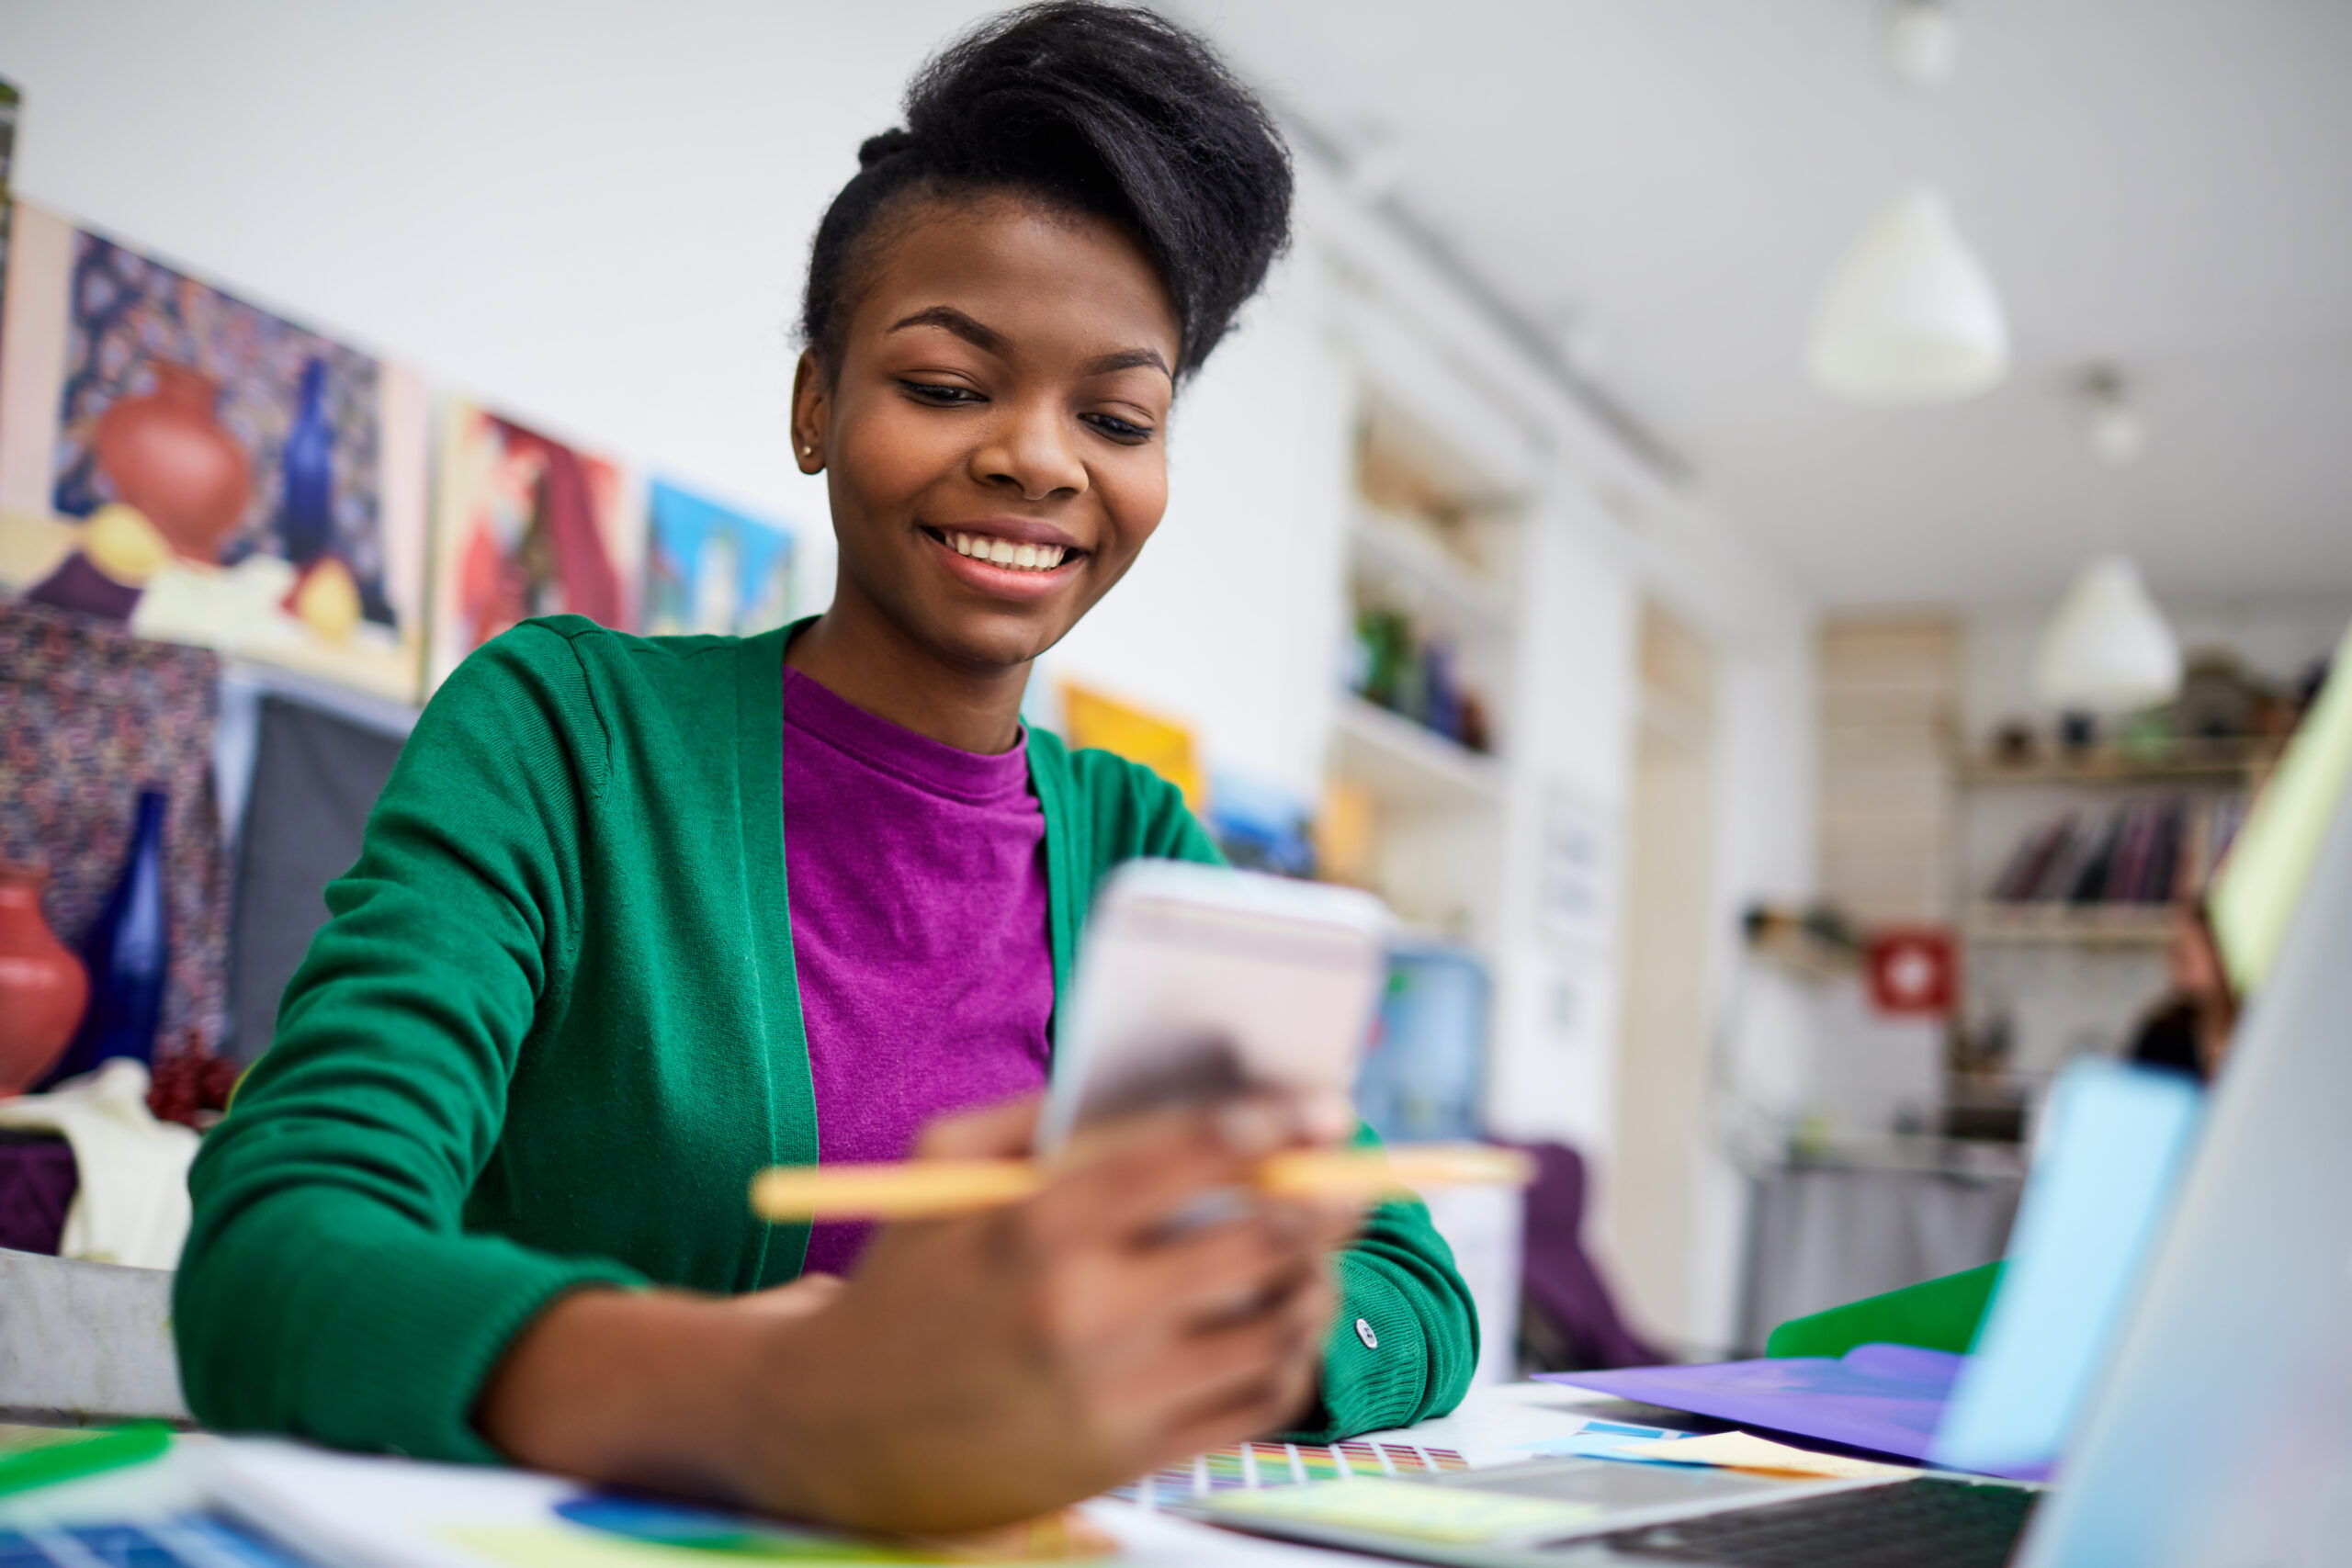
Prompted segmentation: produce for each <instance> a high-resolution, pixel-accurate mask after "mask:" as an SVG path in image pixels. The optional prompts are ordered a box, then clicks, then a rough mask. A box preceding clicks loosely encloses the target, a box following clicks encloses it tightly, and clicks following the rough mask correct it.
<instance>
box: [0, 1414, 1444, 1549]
mask: <svg viewBox="0 0 2352 1568" xmlns="http://www.w3.org/2000/svg"><path fill="white" fill-rule="evenodd" d="M1469 1468H1470V1461H1468V1460H1466V1459H1464V1458H1463V1457H1462V1455H1461V1453H1460V1452H1459V1451H1458V1450H1453V1449H1431V1448H1423V1447H1420V1446H1419V1445H1418V1444H1414V1443H1363V1442H1353V1441H1350V1442H1344V1443H1337V1444H1333V1445H1332V1446H1330V1447H1329V1448H1324V1447H1320V1446H1317V1445H1312V1444H1308V1445H1301V1444H1297V1443H1243V1444H1238V1445H1236V1446H1234V1447H1230V1448H1222V1449H1212V1450H1209V1451H1208V1452H1206V1453H1204V1454H1202V1455H1199V1456H1198V1457H1197V1458H1195V1459H1193V1461H1191V1462H1190V1463H1189V1464H1177V1465H1170V1466H1169V1467H1168V1468H1167V1469H1165V1470H1159V1471H1154V1472H1152V1473H1151V1474H1149V1475H1147V1476H1145V1477H1144V1478H1143V1479H1141V1480H1140V1481H1132V1482H1129V1483H1127V1484H1126V1485H1125V1486H1120V1487H1115V1488H1114V1489H1113V1490H1112V1491H1110V1492H1109V1493H1107V1494H1105V1495H1107V1496H1111V1497H1115V1498H1117V1499H1119V1500H1120V1501H1121V1502H1123V1503H1133V1504H1135V1505H1136V1506H1137V1507H1142V1508H1157V1507H1159V1506H1161V1505H1162V1504H1164V1503H1173V1502H1178V1501H1182V1500H1186V1499H1190V1498H1194V1497H1200V1496H1205V1495H1208V1494H1210V1493H1215V1492H1247V1491H1256V1490H1258V1489H1259V1488H1261V1487H1271V1486H1291V1485H1295V1484H1298V1483H1303V1482H1308V1481H1346V1480H1349V1479H1351V1478H1352V1477H1355V1476H1360V1475H1362V1476H1371V1475H1382V1476H1386V1475H1415V1474H1425V1473H1428V1472H1432V1471H1454V1470H1467V1469H1469ZM0 1568H7V1565H6V1564H0Z"/></svg>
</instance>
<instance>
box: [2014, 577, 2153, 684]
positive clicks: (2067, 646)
mask: <svg viewBox="0 0 2352 1568" xmlns="http://www.w3.org/2000/svg"><path fill="white" fill-rule="evenodd" d="M2033 673H2034V684H2035V686H2036V687H2037V688H2039V690H2040V692H2041V700H2042V701H2044V702H2046V703H2049V704H2051V705H2052V706H2055V707H2061V708H2070V709H2079V710H2084V711H2087V712H2091V713H2132V712H2135V711H2137V710H2139V709H2141V708H2145V707H2154V706H2155V705H2157V704H2158V703H2167V702H2170V701H2171V700H2172V699H2173V698H2174V697H2175V696H2176V695H2177V694H2179V692H2180V642H2179V640H2178V639H2177V638H2176V637H2174V636H2173V633H2172V627H2171V626H2169V625H2168V624H2166V622H2165V617H2164V612H2163V611H2161V610H2159V609H2157V608H2156V603H2155V601H2154V600H2153V599H2151V598H2149V597H2148V589H2147V585H2146V584H2145V583H2143V582H2142V581H2140V570H2139V569H2138V568H2137V567H2135V566H2133V565H2132V564H2131V561H2130V559H2128V558H2125V557H2123V556H2101V557H2099V558H2098V559H2096V560H2094V561H2092V562H2091V563H2090V564H2089V565H2088V566H2086V567H2085V568H2084V569H2083V574H2082V575H2081V576H2080V577H2078V578H2076V579H2075V585H2074V586H2073V587H2072V588H2070V589H2068V590H2067V591H2066V597H2065V598H2064V599H2063V600H2061V601H2060V602H2059V604H2058V613H2057V614H2056V615H2052V616H2051V617H2050V625H2049V626H2046V627H2044V628H2043V630H2042V633H2041V657H2040V658H2039V659H2038V660H2036V662H2035V666H2034V672H2033Z"/></svg>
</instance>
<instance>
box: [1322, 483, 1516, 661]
mask: <svg viewBox="0 0 2352 1568" xmlns="http://www.w3.org/2000/svg"><path fill="white" fill-rule="evenodd" d="M1348 564H1349V569H1350V570H1351V573H1352V575H1353V576H1354V577H1355V579H1356V581H1357V583H1358V585H1359V587H1360V589H1361V588H1370V589H1374V590H1376V591H1379V592H1383V593H1385V594H1386V595H1387V596H1389V597H1391V598H1392V599H1393V600H1394V601H1395V602H1396V603H1397V604H1398V605H1399V607H1401V608H1403V609H1405V610H1406V611H1408V612H1410V613H1412V614H1415V615H1422V616H1426V617H1428V618H1429V619H1431V620H1434V621H1436V622H1438V623H1439V624H1440V625H1442V626H1443V627H1444V628H1445V630H1446V631H1447V632H1449V633H1451V634H1452V635H1453V636H1454V637H1456V638H1457V639H1459V640H1461V641H1464V642H1477V641H1483V640H1487V639H1490V638H1495V637H1505V638H1507V637H1510V635H1511V632H1512V629H1513V622H1514V620H1515V618H1516V617H1515V615H1514V613H1513V608H1512V605H1511V603H1510V596H1509V595H1508V594H1507V593H1506V592H1504V589H1503V586H1502V584H1501V583H1499V582H1497V581H1495V580H1494V579H1492V578H1491V577H1489V576H1487V574H1485V573H1483V572H1481V571H1479V570H1476V568H1474V567H1472V566H1471V565H1470V564H1469V563H1468V562H1466V561H1464V560H1462V559H1461V558H1459V557H1457V556H1455V555H1454V554H1453V552H1451V551H1450V550H1448V549H1446V547H1444V546H1443V545H1441V544H1439V543H1438V542H1437V541H1436V540H1434V539H1432V538H1430V537H1429V536H1428V535H1427V534H1426V533H1425V532H1424V531H1422V530H1421V529H1419V528H1418V527H1416V526H1415V525H1413V524H1411V523H1410V522H1408V521H1405V520H1403V519H1400V518H1397V517H1393V516H1390V515H1388V514H1387V513H1383V512H1381V511H1379V510H1377V509H1376V508H1374V507H1370V506H1366V507H1363V508H1362V509H1360V510H1359V511H1358V512H1357V513H1356V514H1355V516H1354V518H1353V519H1352V520H1351V524H1350V525H1349V529H1348Z"/></svg>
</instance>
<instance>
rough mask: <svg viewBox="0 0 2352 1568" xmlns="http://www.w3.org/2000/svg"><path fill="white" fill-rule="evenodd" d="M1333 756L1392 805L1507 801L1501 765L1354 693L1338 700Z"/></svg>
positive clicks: (1467, 806)
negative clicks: (1338, 709)
mask: <svg viewBox="0 0 2352 1568" xmlns="http://www.w3.org/2000/svg"><path fill="white" fill-rule="evenodd" d="M1334 761H1335V764H1336V767H1337V771H1338V772H1339V773H1340V775H1341V776H1342V777H1346V778H1350V779H1353V780H1356V781H1358V782H1360V783H1362V784H1363V785H1364V786H1365V787H1367V788H1368V789H1370V790H1371V791H1372V793H1373V794H1374V796H1375V797H1377V798H1378V799H1380V800H1383V801H1385V802H1386V803H1388V804H1390V805H1392V806H1397V807H1410V808H1427V807H1438V808H1441V809H1450V810H1473V811H1475V810H1480V809H1486V808H1491V807H1499V806H1500V805H1501V804H1502V801H1503V795H1504V785H1505V782H1506V781H1505V778H1504V774H1503V769H1502V765H1501V764H1500V763H1499V762H1498V761H1496V760H1495V759H1494V758H1492V757H1487V756H1481V755H1480V754H1479V753H1477V752H1476V751H1473V750H1469V749H1468V748H1467V747H1464V746H1461V745H1457V744H1456V743H1455V742H1453V741H1451V740H1448V739H1446V738H1445V737H1444V736H1442V735H1440V734H1438V733H1436V732H1435V731H1434V730H1430V729H1427V728H1423V727H1422V726H1420V725H1418V724H1415V723H1414V722H1413V721H1412V720H1411V719H1408V718H1405V717H1402V716H1399V715H1397V714H1393V713H1390V712H1389V711H1388V710H1387V709H1386V708H1384V707H1378V706H1375V705H1373V704H1371V703H1368V702H1366V701H1364V700H1363V698H1362V697H1359V696H1356V695H1354V694H1352V693H1351V694H1347V695H1345V696H1343V697H1341V698H1340V712H1339V717H1338V744H1337V747H1336V754H1335V757H1334Z"/></svg>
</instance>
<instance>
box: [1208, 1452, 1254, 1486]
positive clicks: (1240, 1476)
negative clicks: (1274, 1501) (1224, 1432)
mask: <svg viewBox="0 0 2352 1568" xmlns="http://www.w3.org/2000/svg"><path fill="white" fill-rule="evenodd" d="M1201 1458H1202V1459H1203V1460H1204V1461H1206V1463H1207V1465H1208V1489H1209V1490H1210V1491H1212V1492H1230V1491H1232V1490H1233V1489H1234V1488H1236V1487H1238V1486H1247V1485H1248V1484H1250V1476H1249V1473H1248V1472H1246V1471H1245V1470H1244V1469H1243V1468H1242V1463H1241V1450H1239V1449H1211V1450H1209V1451H1208V1452H1206V1453H1204V1454H1203V1455H1202V1456H1201Z"/></svg>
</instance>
